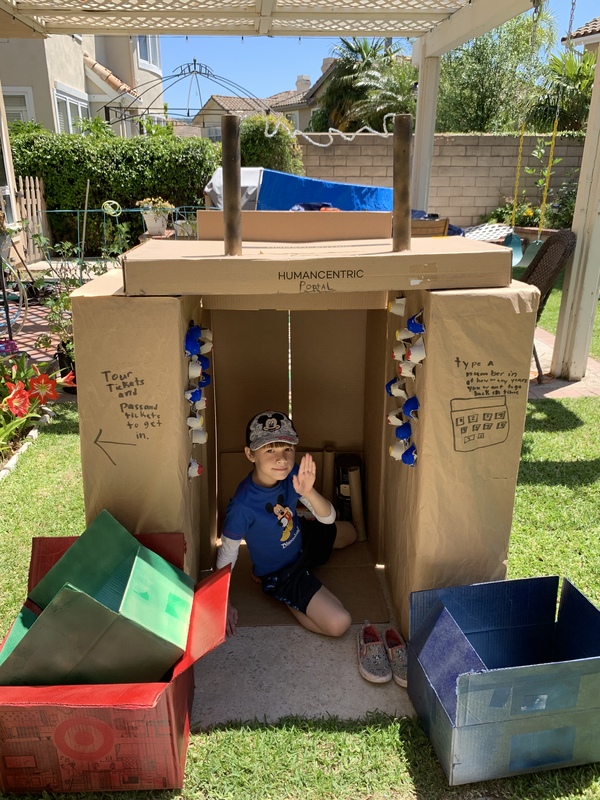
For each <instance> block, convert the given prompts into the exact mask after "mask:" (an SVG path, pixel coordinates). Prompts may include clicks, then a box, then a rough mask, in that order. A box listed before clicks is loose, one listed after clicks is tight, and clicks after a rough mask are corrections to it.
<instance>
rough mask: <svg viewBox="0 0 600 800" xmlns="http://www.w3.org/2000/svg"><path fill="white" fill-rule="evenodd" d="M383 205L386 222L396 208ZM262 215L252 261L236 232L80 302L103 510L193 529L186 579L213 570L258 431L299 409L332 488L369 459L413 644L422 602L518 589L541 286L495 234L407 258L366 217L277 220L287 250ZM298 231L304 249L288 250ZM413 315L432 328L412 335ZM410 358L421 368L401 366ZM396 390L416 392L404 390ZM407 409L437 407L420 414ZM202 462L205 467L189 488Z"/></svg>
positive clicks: (95, 488) (82, 292) (366, 478)
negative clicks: (341, 470) (206, 333)
mask: <svg viewBox="0 0 600 800" xmlns="http://www.w3.org/2000/svg"><path fill="white" fill-rule="evenodd" d="M206 213H207V219H208V218H209V217H212V216H213V215H215V214H217V212H206ZM373 213H375V214H376V215H377V214H382V216H381V217H378V219H380V220H383V221H384V223H385V226H386V230H387V225H388V222H387V221H385V220H384V217H386V218H387V220H388V221H389V215H386V214H383V212H373ZM248 214H249V215H250V216H248ZM253 214H254V216H252V215H253ZM260 214H267V212H248V213H247V214H246V212H243V214H242V231H243V240H244V244H243V250H242V255H241V256H235V257H232V256H224V255H223V252H224V249H223V241H217V240H210V241H209V240H201V241H148V242H146V243H144V244H142V245H140V246H138V247H136V248H134V249H133V250H131V251H129V252H128V253H126V254H125V256H124V257H123V271H122V272H121V271H119V270H115V271H113V272H112V273H107V274H106V275H103V276H100V277H98V278H96V279H95V280H93V281H91V282H90V283H88V284H86V285H84V286H82V287H81V288H80V289H77V290H76V291H75V292H74V294H73V296H72V308H73V321H74V331H75V342H76V345H75V346H76V351H77V383H78V405H79V413H80V433H81V449H82V469H83V483H84V495H85V505H86V515H87V517H88V519H93V518H94V517H95V516H96V515H97V514H98V513H99V511H100V510H101V509H103V508H106V509H107V510H108V511H109V512H110V513H111V514H113V516H115V517H116V518H117V519H118V520H119V521H120V522H121V523H122V524H123V525H125V526H126V527H127V528H128V529H129V530H131V531H142V530H155V531H169V530H179V531H182V532H183V533H184V534H185V537H186V543H187V551H186V571H188V572H189V573H190V574H196V572H197V570H198V569H199V568H206V567H211V566H212V565H213V563H214V554H215V547H216V538H217V531H218V528H219V520H220V517H221V515H222V513H223V510H224V508H225V505H226V503H227V501H228V499H229V498H230V497H231V495H232V494H233V492H234V490H235V487H236V486H237V483H238V482H239V481H240V480H241V478H243V477H244V476H245V475H246V474H247V472H248V471H249V467H248V463H247V461H246V459H245V456H244V455H243V452H242V451H243V446H244V432H245V426H246V423H247V421H248V419H249V418H250V417H251V416H253V415H254V414H255V413H257V411H259V410H261V409H262V408H282V409H284V410H285V409H287V408H288V407H289V403H290V397H291V403H292V407H293V417H294V423H295V425H296V427H297V429H298V431H299V434H300V446H299V450H310V452H311V453H313V454H314V455H315V457H316V459H317V462H318V480H319V481H320V480H321V477H322V473H323V469H322V466H323V462H322V460H321V457H322V454H323V452H324V451H325V450H326V449H327V450H330V449H331V448H333V449H334V450H335V452H336V453H356V454H359V455H360V457H361V463H362V465H363V470H362V480H363V492H364V504H363V507H364V513H365V519H366V529H367V535H368V544H369V547H370V549H371V551H372V553H373V556H374V558H375V559H376V560H377V561H378V562H379V563H383V564H385V569H386V577H387V582H388V585H389V587H390V592H391V596H392V601H393V604H394V607H395V612H396V615H397V616H398V618H399V619H400V620H401V626H402V628H403V630H404V633H405V634H407V633H408V596H409V592H410V591H415V590H419V589H425V588H431V587H432V586H443V585H453V584H461V583H468V582H472V581H482V580H497V579H501V578H503V577H505V574H506V557H507V550H508V541H509V533H510V527H511V520H512V510H513V502H514V491H515V486H516V478H517V471H518V464H519V458H520V451H521V439H522V433H523V427H524V421H525V411H526V404H527V393H528V384H529V371H530V363H531V354H532V346H533V334H534V329H535V321H536V310H537V303H538V296H539V295H538V291H537V289H535V288H533V287H531V286H529V285H526V284H521V283H518V282H511V256H510V251H509V250H508V249H506V248H502V247H498V246H495V245H491V244H488V243H485V242H475V241H470V240H467V239H464V238H462V237H456V236H455V237H443V238H437V239H426V238H422V239H414V240H412V243H411V249H410V250H407V251H405V252H393V251H392V243H391V240H390V239H389V238H370V239H360V240H357V239H354V238H353V235H354V231H360V232H361V235H362V234H363V233H364V228H365V226H364V224H363V222H364V220H362V217H363V214H362V212H347V213H346V212H337V213H332V214H322V213H318V212H314V213H311V212H304V213H294V212H272V214H271V216H270V224H271V228H272V229H273V230H274V231H276V238H277V242H269V241H257V239H256V236H257V235H258V234H257V232H256V231H255V230H254V227H253V226H254V223H253V220H255V219H259V221H260V226H261V230H263V231H264V219H265V218H264V217H260ZM367 216H368V215H367ZM333 218H335V222H334V223H331V230H332V231H333V233H335V236H337V237H338V238H337V240H335V241H333V240H332V241H311V236H312V234H311V230H312V229H311V224H310V221H311V220H313V226H318V228H319V230H318V231H317V232H316V233H315V235H314V236H313V238H316V239H319V238H321V237H322V235H323V233H324V231H323V230H321V228H322V227H323V226H324V225H327V220H329V219H333ZM378 224H381V222H380V223H378ZM299 226H300V227H299ZM292 229H293V230H292ZM334 229H335V230H334ZM285 230H290V234H289V236H288V238H292V239H295V240H297V239H299V238H304V239H305V241H304V242H297V241H294V242H292V243H290V242H287V243H286V242H282V241H281V239H282V238H284V232H285ZM299 230H300V231H301V234H302V236H300V233H299V232H298V231H299ZM333 233H331V236H332V238H333ZM379 236H381V234H380V233H379ZM398 297H403V298H405V300H402V301H401V302H400V303H395V302H394V301H395V300H396V298H398ZM403 303H405V308H404V309H403V310H402V314H401V315H398V314H397V313H395V312H396V311H397V310H398V308H399V306H400V305H401V304H403ZM390 304H391V306H392V307H393V309H394V313H391V312H390V310H389V308H390ZM413 317H416V318H417V319H418V320H419V322H420V324H421V325H422V331H423V332H422V333H421V334H419V335H418V334H413V332H412V331H411V332H409V334H408V336H409V337H411V338H409V339H406V338H405V339H400V340H399V339H398V338H397V335H399V336H405V335H406V334H405V333H403V331H404V330H405V329H406V326H407V324H408V321H409V320H411V319H412V318H413ZM191 321H193V322H194V324H195V325H200V326H202V327H203V328H208V329H210V330H211V331H212V343H213V349H212V352H210V353H209V354H208V355H207V358H208V360H209V368H208V369H207V370H206V372H207V373H208V375H210V380H211V382H210V385H208V379H206V380H205V376H204V374H203V378H202V380H203V381H204V383H203V386H204V388H203V396H204V399H205V405H206V407H205V408H204V409H203V410H202V412H201V414H202V417H203V419H202V426H203V430H204V431H205V433H206V436H205V437H204V440H203V441H204V443H194V441H192V435H193V434H192V432H191V429H190V428H189V426H188V419H189V416H190V404H189V402H188V401H187V400H186V399H185V392H186V391H187V390H188V389H189V388H190V386H192V387H193V386H195V381H194V380H192V381H191V380H190V377H189V368H190V358H189V357H186V356H185V354H184V349H183V342H184V339H185V335H186V331H187V329H188V326H189V324H190V322H191ZM419 338H420V339H421V342H420V344H418V343H419ZM402 347H405V348H406V349H411V348H412V349H419V347H420V348H421V357H420V360H418V362H416V363H412V364H411V363H409V362H407V361H402V359H403V358H404V356H402V355H401V353H400V351H401V350H402ZM393 350H394V351H395V353H396V356H397V357H395V356H393V355H392V351H393ZM423 356H424V357H423ZM398 359H400V360H398ZM290 364H291V370H290ZM407 365H408V366H407ZM399 370H401V371H402V373H403V374H402V375H399ZM396 378H398V381H399V383H398V385H397V386H398V388H401V387H403V389H402V391H403V392H404V397H402V396H400V395H392V394H391V393H390V392H391V387H390V386H389V384H390V381H393V380H395V379H396ZM386 386H387V387H388V390H387V391H386ZM407 398H412V400H411V402H412V403H413V404H414V403H418V405H419V409H418V413H416V414H414V415H413V416H411V417H410V418H409V417H404V416H403V411H402V408H403V404H404V402H405V401H406V399H407ZM415 398H416V399H415ZM394 413H396V418H397V414H400V415H401V416H403V420H402V421H407V422H410V426H409V427H410V435H409V438H408V439H406V438H404V439H402V440H399V439H398V438H397V433H398V427H400V425H399V423H398V422H396V423H393V424H390V422H388V415H390V414H392V417H394ZM403 430H406V428H403ZM409 445H410V447H409ZM390 448H393V452H394V453H396V454H398V452H399V451H402V450H403V449H408V450H409V455H411V454H412V455H413V456H414V454H415V452H416V454H417V458H416V460H414V459H413V465H412V466H411V465H409V464H407V463H404V462H403V461H402V460H396V459H395V458H392V457H391V456H390ZM411 448H412V449H411ZM192 461H193V462H197V463H198V464H200V465H202V467H203V471H202V475H200V476H197V477H191V478H190V477H189V475H188V468H189V465H190V464H191V463H192ZM194 474H196V475H197V472H196V473H194ZM318 486H320V483H319V484H318Z"/></svg>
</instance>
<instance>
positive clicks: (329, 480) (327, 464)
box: [321, 447, 335, 503]
mask: <svg viewBox="0 0 600 800" xmlns="http://www.w3.org/2000/svg"><path fill="white" fill-rule="evenodd" d="M334 463H335V450H334V448H333V447H325V448H324V450H323V481H322V491H321V494H322V495H323V497H324V498H325V500H329V502H330V503H333V476H334Z"/></svg>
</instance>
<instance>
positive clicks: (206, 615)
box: [0, 533, 230, 793]
mask: <svg viewBox="0 0 600 800" xmlns="http://www.w3.org/2000/svg"><path fill="white" fill-rule="evenodd" d="M75 538H76V537H57V538H35V539H34V540H33V544H32V555H31V565H30V572H29V585H30V586H32V585H33V584H34V583H35V582H36V581H37V580H39V578H41V577H42V575H44V574H45V573H46V572H47V571H48V569H49V568H50V567H51V566H52V565H53V564H54V563H55V562H56V561H57V560H58V559H59V558H60V556H61V555H63V553H64V552H65V551H66V549H67V548H68V547H69V546H70V544H72V543H73V541H75ZM136 538H138V539H139V540H140V543H141V544H143V545H145V546H146V547H149V548H150V549H152V550H154V551H155V552H156V553H158V554H159V555H161V556H163V557H164V558H166V559H167V560H169V561H170V562H171V563H173V564H174V565H175V566H177V567H180V568H181V564H182V563H183V548H184V539H183V534H173V533H160V534H140V535H139V536H138V537H136ZM229 573H230V569H229V567H226V568H223V569H222V570H219V571H218V572H216V573H214V574H212V575H211V576H210V577H208V578H207V579H205V580H204V581H202V582H201V583H199V584H198V585H197V586H196V588H195V592H194V604H193V608H192V616H191V622H190V631H189V636H188V642H187V648H186V651H185V653H184V655H183V656H182V658H181V659H180V660H179V661H178V662H177V664H176V665H175V666H174V668H173V669H172V671H171V674H170V675H169V676H168V677H167V679H166V680H165V681H164V682H159V683H135V684H93V685H92V684H88V685H83V686H34V687H23V686H0V789H1V790H2V792H16V793H25V792H28V793H31V792H34V793H35V792H40V793H41V792H44V791H46V792H54V793H56V792H86V791H113V792H114V791H126V790H142V789H143V790H152V789H180V788H181V787H182V785H183V778H184V768H185V759H186V754H187V746H188V741H189V733H190V711H191V703H192V697H193V690H194V675H193V669H192V667H193V664H194V662H195V661H197V660H198V659H200V658H202V656H203V655H205V654H206V653H208V652H209V651H210V650H212V649H213V648H215V647H216V646H217V645H219V644H221V643H222V642H223V641H224V640H225V617H226V611H227V596H228V591H229ZM57 646H58V647H59V646H60V643H59V642H57Z"/></svg>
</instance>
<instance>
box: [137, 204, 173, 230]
mask: <svg viewBox="0 0 600 800" xmlns="http://www.w3.org/2000/svg"><path fill="white" fill-rule="evenodd" d="M142 216H143V218H144V224H145V225H146V233H147V234H148V236H163V235H164V233H165V231H166V230H167V223H168V221H169V212H168V211H159V210H154V209H149V210H146V211H142Z"/></svg>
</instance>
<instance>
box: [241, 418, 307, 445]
mask: <svg viewBox="0 0 600 800" xmlns="http://www.w3.org/2000/svg"><path fill="white" fill-rule="evenodd" d="M275 442H281V443H282V444H298V434H297V433H296V429H295V428H294V425H293V423H292V420H291V419H290V418H289V417H288V415H287V414H284V413H283V411H261V413H260V414H257V415H256V416H255V417H252V419H251V420H250V422H249V423H248V425H247V426H246V445H247V446H248V447H249V448H250V450H252V451H254V450H258V449H259V448H261V447H264V446H265V445H266V444H274V443H275Z"/></svg>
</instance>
